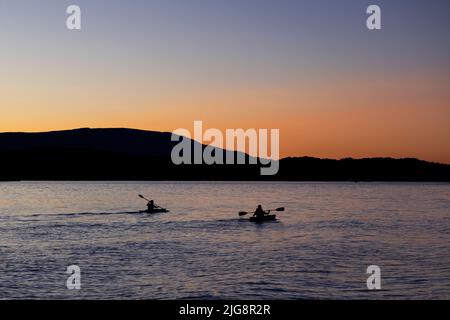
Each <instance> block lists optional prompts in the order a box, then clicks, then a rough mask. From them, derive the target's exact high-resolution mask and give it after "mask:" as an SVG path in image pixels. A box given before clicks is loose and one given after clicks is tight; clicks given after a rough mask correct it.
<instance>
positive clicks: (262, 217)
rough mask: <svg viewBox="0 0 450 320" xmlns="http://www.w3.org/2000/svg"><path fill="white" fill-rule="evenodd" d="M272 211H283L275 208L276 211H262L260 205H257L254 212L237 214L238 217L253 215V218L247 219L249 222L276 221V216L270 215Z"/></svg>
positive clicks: (282, 208)
mask: <svg viewBox="0 0 450 320" xmlns="http://www.w3.org/2000/svg"><path fill="white" fill-rule="evenodd" d="M272 211H278V212H281V211H284V207H281V208H276V209H270V210H267V211H264V209H263V208H262V205H258V207H257V208H256V210H255V212H247V211H241V212H239V216H240V217H241V216H245V215H247V214H249V213H253V216H252V217H250V218H249V220H250V221H251V222H264V221H274V220H276V219H277V215H276V214H271V212H272Z"/></svg>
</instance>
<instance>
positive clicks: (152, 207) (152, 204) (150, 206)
mask: <svg viewBox="0 0 450 320" xmlns="http://www.w3.org/2000/svg"><path fill="white" fill-rule="evenodd" d="M157 208H159V206H157V205H155V201H153V200H150V201H149V202H148V203H147V209H148V211H153V210H155V209H157Z"/></svg>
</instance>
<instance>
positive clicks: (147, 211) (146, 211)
mask: <svg viewBox="0 0 450 320" xmlns="http://www.w3.org/2000/svg"><path fill="white" fill-rule="evenodd" d="M166 212H169V210H167V209H164V208H160V209H153V210H142V211H139V213H150V214H153V213H166Z"/></svg>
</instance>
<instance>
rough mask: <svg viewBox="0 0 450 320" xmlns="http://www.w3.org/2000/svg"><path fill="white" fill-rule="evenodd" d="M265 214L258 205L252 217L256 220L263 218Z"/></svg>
mask: <svg viewBox="0 0 450 320" xmlns="http://www.w3.org/2000/svg"><path fill="white" fill-rule="evenodd" d="M266 214H268V213H267V212H266V211H264V210H263V208H262V205H258V207H257V208H256V210H255V213H254V214H253V216H254V217H257V218H263V217H264V215H266Z"/></svg>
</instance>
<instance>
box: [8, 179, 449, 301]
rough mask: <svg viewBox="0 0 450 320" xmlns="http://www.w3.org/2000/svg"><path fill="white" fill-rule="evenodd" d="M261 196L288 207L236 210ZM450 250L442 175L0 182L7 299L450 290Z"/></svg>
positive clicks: (399, 294)
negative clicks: (375, 285)
mask: <svg viewBox="0 0 450 320" xmlns="http://www.w3.org/2000/svg"><path fill="white" fill-rule="evenodd" d="M138 193H142V194H145V195H148V196H149V197H151V198H153V199H155V200H156V201H157V202H158V203H159V204H161V205H162V206H164V207H167V208H169V209H170V210H171V212H170V213H165V214H157V215H147V214H132V213H124V212H131V211H137V210H140V209H143V207H144V206H145V202H143V201H142V200H140V199H138V198H137V194H138ZM258 203H262V204H263V205H264V207H267V208H269V207H279V206H285V207H286V208H287V211H286V212H284V213H280V214H279V216H278V217H279V221H278V222H272V223H265V224H253V223H250V222H248V221H247V220H244V219H239V217H238V215H237V212H238V211H240V210H251V209H253V208H254V207H255V206H256V205H257V204H258ZM449 253H450V185H449V184H433V183H429V184H423V183H358V184H356V183H262V184H261V183H240V182H237V183H225V182H223V183H222V182H219V183H209V182H204V183H198V182H195V183H189V182H178V183H173V182H148V183H142V182H94V183H92V182H19V183H0V298H3V299H9V298H32V299H34V298H45V299H50V298H57V299H80V298H93V299H110V298H111V299H126V298H132V299H183V298H192V299H219V298H224V299H308V298H318V299H330V298H342V299H360V298H364V299H375V298H390V299H393V298H397V299H398V298H406V299H436V298H447V299H449V298H450V254H449ZM69 265H78V266H79V267H80V268H81V283H82V288H81V290H79V291H77V290H68V289H67V288H66V280H67V277H68V275H67V274H66V268H67V266H69ZM369 265H378V266H379V267H380V268H381V273H382V290H381V291H376V292H375V291H368V290H367V287H366V280H367V277H368V275H367V274H366V269H367V267H368V266H369Z"/></svg>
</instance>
